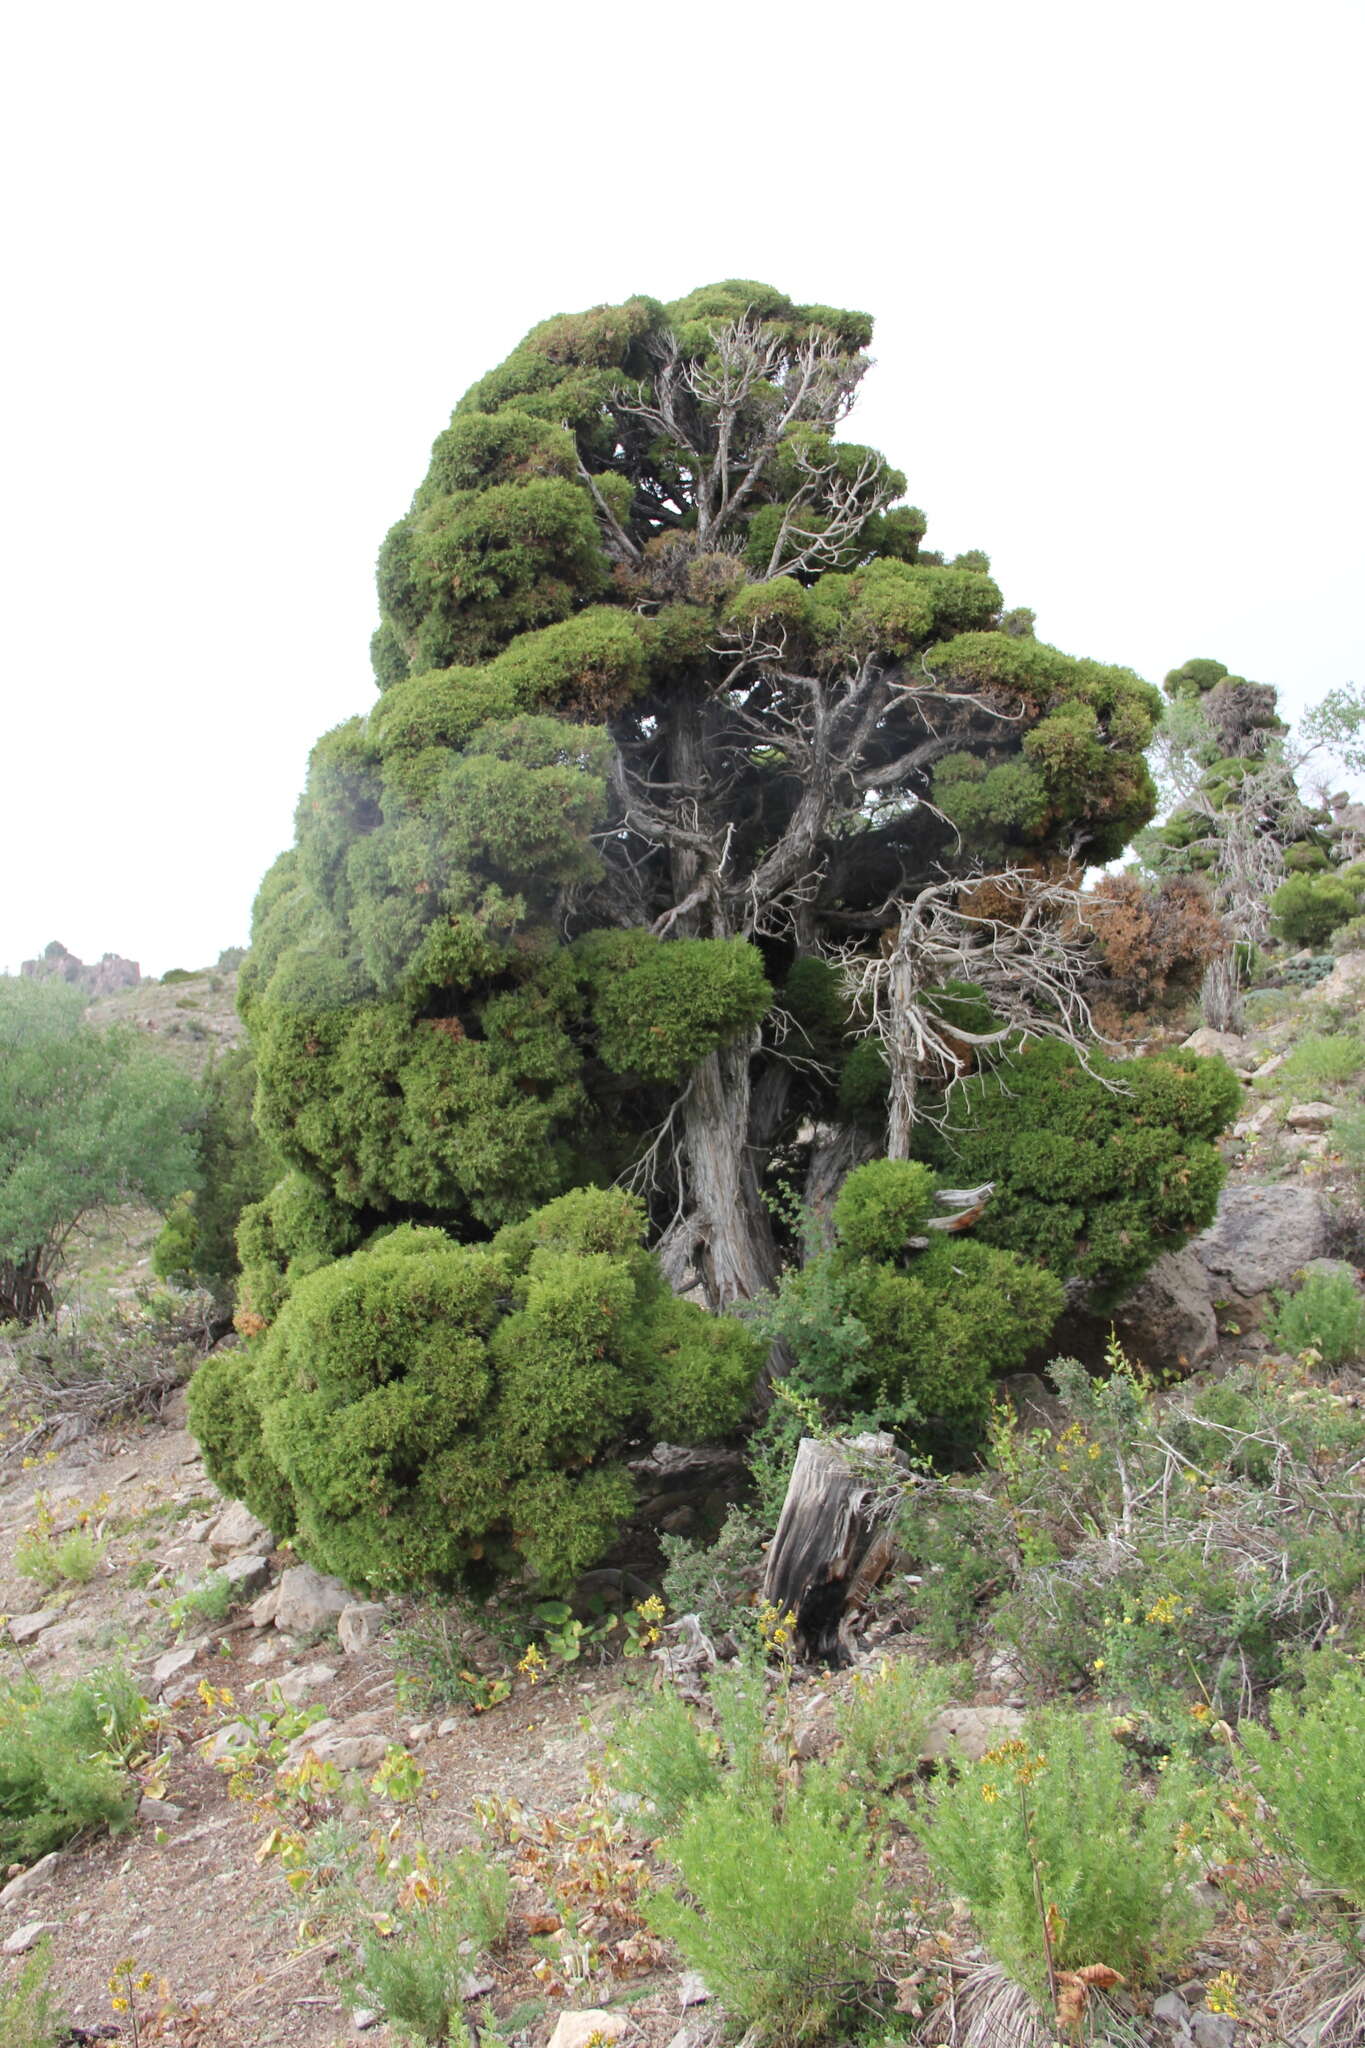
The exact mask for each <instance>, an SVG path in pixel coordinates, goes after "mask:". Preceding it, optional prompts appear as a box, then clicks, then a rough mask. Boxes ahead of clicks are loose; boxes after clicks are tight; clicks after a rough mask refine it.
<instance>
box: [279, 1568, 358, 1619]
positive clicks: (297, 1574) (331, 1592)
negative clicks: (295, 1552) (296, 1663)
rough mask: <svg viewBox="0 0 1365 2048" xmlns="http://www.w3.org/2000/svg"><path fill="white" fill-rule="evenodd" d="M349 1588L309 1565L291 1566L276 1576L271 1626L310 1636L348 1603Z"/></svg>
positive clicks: (349, 1600) (333, 1617) (350, 1596)
mask: <svg viewBox="0 0 1365 2048" xmlns="http://www.w3.org/2000/svg"><path fill="white" fill-rule="evenodd" d="M351 1599H352V1595H351V1592H350V1589H349V1587H346V1586H343V1585H342V1583H341V1581H340V1579H329V1578H324V1576H323V1574H322V1573H321V1572H315V1571H314V1570H313V1567H312V1565H311V1564H296V1565H291V1566H290V1568H289V1570H288V1571H287V1572H285V1573H284V1574H283V1576H282V1577H281V1579H280V1585H279V1597H278V1599H277V1600H276V1603H275V1626H276V1628H281V1629H295V1630H297V1632H298V1633H299V1634H300V1635H303V1636H308V1635H314V1634H316V1632H317V1631H318V1630H319V1629H323V1628H328V1627H330V1625H331V1624H332V1623H333V1622H334V1621H335V1620H336V1618H337V1616H338V1615H339V1614H340V1613H341V1611H342V1609H343V1608H344V1607H349V1606H350V1604H351Z"/></svg>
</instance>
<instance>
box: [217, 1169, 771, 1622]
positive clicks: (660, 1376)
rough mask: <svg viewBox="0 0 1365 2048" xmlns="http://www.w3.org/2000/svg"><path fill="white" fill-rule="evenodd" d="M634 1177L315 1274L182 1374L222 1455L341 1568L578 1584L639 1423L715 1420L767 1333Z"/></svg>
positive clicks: (660, 1431) (223, 1470)
mask: <svg viewBox="0 0 1365 2048" xmlns="http://www.w3.org/2000/svg"><path fill="white" fill-rule="evenodd" d="M643 1233H644V1215H643V1211H642V1209H641V1206H640V1204H639V1203H638V1202H637V1201H636V1200H635V1199H634V1198H633V1197H632V1196H629V1195H625V1194H623V1193H620V1192H611V1191H606V1190H602V1189H597V1188H581V1189H578V1190H576V1191H575V1192H574V1193H573V1194H571V1195H566V1196H563V1197H562V1198H561V1199H560V1200H559V1201H558V1202H554V1203H551V1204H550V1205H549V1206H548V1207H547V1208H544V1209H541V1210H539V1211H537V1212H536V1213H535V1214H534V1215H532V1216H530V1217H528V1218H527V1219H526V1220H525V1221H524V1222H522V1223H518V1224H514V1225H510V1226H508V1227H507V1228H506V1229H505V1230H504V1231H502V1232H501V1233H500V1234H499V1235H498V1237H496V1238H495V1239H494V1240H493V1242H492V1244H491V1245H486V1246H472V1245H457V1244H453V1243H452V1242H451V1241H450V1239H449V1238H447V1237H446V1236H445V1235H444V1234H443V1233H442V1232H440V1231H438V1230H430V1229H419V1228H416V1227H414V1226H412V1225H404V1226H402V1227H401V1228H400V1229H398V1230H395V1231H392V1232H390V1233H389V1234H388V1235H387V1236H382V1237H380V1238H378V1239H377V1240H376V1241H375V1242H374V1243H372V1244H371V1245H370V1247H369V1248H367V1249H365V1250H362V1251H359V1252H355V1253H353V1254H352V1255H351V1257H349V1258H346V1259H340V1260H337V1261H336V1262H335V1263H334V1264H331V1265H327V1266H324V1267H322V1268H321V1269H320V1270H318V1271H316V1272H313V1273H310V1274H307V1275H306V1276H305V1277H304V1278H302V1279H300V1280H299V1281H298V1282H297V1284H296V1285H295V1286H294V1289H293V1292H292V1293H291V1294H290V1296H289V1299H288V1301H287V1302H286V1303H285V1305H284V1307H283V1309H282V1310H281V1313H280V1316H279V1320H278V1321H277V1322H276V1323H275V1324H274V1326H273V1328H272V1329H271V1330H270V1331H269V1333H268V1335H266V1336H265V1337H264V1339H263V1340H262V1341H261V1342H260V1343H258V1344H256V1345H255V1346H253V1347H251V1348H250V1349H248V1350H247V1351H246V1352H238V1353H230V1354H227V1355H224V1356H219V1357H215V1358H213V1359H210V1360H209V1361H208V1363H207V1364H206V1365H205V1366H204V1367H203V1368H202V1369H201V1371H200V1372H199V1373H198V1374H197V1375H196V1377H195V1380H194V1382H193V1383H192V1385H191V1389H190V1426H191V1428H192V1429H193V1430H194V1432H195V1434H196V1435H197V1436H198V1438H199V1440H200V1442H201V1444H202V1445H203V1447H204V1454H205V1459H206V1462H207V1464H208V1468H209V1471H210V1473H211V1475H212V1477H213V1478H214V1480H215V1481H216V1483H217V1484H218V1485H219V1486H220V1487H222V1488H223V1490H224V1491H226V1492H228V1493H229V1494H231V1495H233V1496H235V1497H236V1498H238V1499H242V1500H245V1501H246V1502H247V1504H248V1505H249V1506H250V1507H251V1508H252V1509H253V1510H254V1511H255V1512H256V1513H257V1514H259V1515H260V1516H261V1518H262V1519H263V1520H264V1521H266V1522H268V1523H269V1525H270V1527H271V1528H272V1529H273V1530H274V1531H275V1533H276V1535H277V1536H280V1535H285V1534H291V1533H292V1534H293V1537H294V1541H295V1543H296V1546H297V1548H298V1549H299V1551H300V1554H301V1555H303V1556H305V1557H307V1558H309V1559H310V1560H311V1561H312V1562H314V1563H316V1564H318V1565H319V1566H321V1567H322V1568H323V1569H324V1570H326V1571H330V1572H335V1573H337V1574H338V1575H339V1576H340V1577H341V1578H343V1579H345V1580H346V1581H347V1583H348V1584H350V1585H358V1586H359V1585H369V1586H376V1587H395V1586H411V1585H419V1584H422V1583H426V1582H435V1583H450V1582H454V1581H457V1580H458V1579H459V1578H460V1577H461V1576H462V1575H464V1574H465V1573H466V1572H467V1571H468V1570H469V1569H470V1568H472V1567H475V1566H477V1567H478V1568H479V1570H480V1572H481V1573H482V1574H483V1575H484V1576H486V1577H496V1576H498V1575H501V1574H523V1573H526V1572H527V1571H529V1572H530V1574H532V1575H533V1576H534V1577H535V1579H536V1580H537V1581H538V1582H539V1583H540V1584H541V1585H542V1586H543V1587H544V1588H546V1589H553V1588H554V1587H556V1586H561V1585H564V1584H567V1583H568V1582H569V1581H571V1580H572V1578H573V1577H574V1576H575V1574H576V1573H577V1572H579V1571H581V1570H582V1569H583V1568H584V1567H585V1566H586V1565H588V1564H591V1563H592V1562H594V1561H595V1559H596V1558H597V1557H599V1556H600V1555H601V1554H602V1552H603V1551H604V1550H605V1549H606V1547H607V1546H608V1544H609V1543H610V1541H611V1540H612V1537H613V1536H614V1535H615V1533H616V1530H617V1529H618V1527H619V1525H620V1523H621V1522H622V1520H623V1519H624V1518H625V1516H626V1515H627V1514H628V1512H629V1511H630V1508H631V1506H632V1504H633V1499H634V1494H633V1489H632V1487H631V1484H630V1481H629V1478H628V1475H627V1474H626V1472H625V1470H624V1468H623V1467H622V1465H621V1464H620V1463H619V1462H618V1454H619V1451H620V1448H621V1447H622V1445H623V1444H624V1442H625V1441H626V1440H627V1438H628V1436H629V1435H630V1433H631V1432H632V1430H634V1429H639V1430H646V1429H648V1430H652V1431H653V1432H654V1434H655V1435H656V1436H660V1437H664V1438H667V1439H669V1440H671V1441H673V1442H679V1441H684V1442H687V1441H695V1440H696V1439H697V1438H698V1437H705V1436H714V1435H723V1434H724V1433H725V1432H727V1431H728V1430H731V1429H733V1428H734V1427H735V1426H736V1424H737V1423H738V1422H739V1420H740V1418H741V1417H742V1415H743V1413H744V1409H745V1406H746V1403H747V1401H748V1398H749V1393H750V1390H751V1388H752V1385H753V1381H754V1378H755V1375H756V1373H757V1370H758V1366H759V1364H760V1362H761V1358H762V1352H763V1346H762V1343H761V1341H760V1340H759V1339H758V1338H757V1337H755V1336H754V1334H753V1333H752V1332H750V1331H748V1330H746V1329H744V1328H743V1327H742V1326H741V1325H740V1324H738V1323H736V1322H732V1321H728V1320H726V1319H725V1318H723V1317H718V1316H710V1315H707V1314H706V1313H705V1311H703V1310H701V1309H699V1308H696V1307H694V1306H693V1305H691V1304H689V1303H686V1302H682V1301H679V1300H676V1299H675V1298H674V1297H673V1296H672V1295H671V1294H669V1293H668V1291H667V1289H666V1288H665V1286H664V1284H663V1281H662V1278H661V1276H660V1274H659V1271H658V1266H657V1262H656V1261H655V1260H654V1258H653V1257H652V1256H651V1255H649V1254H647V1253H646V1252H645V1251H644V1250H643V1249H642V1246H641V1238H642V1236H643Z"/></svg>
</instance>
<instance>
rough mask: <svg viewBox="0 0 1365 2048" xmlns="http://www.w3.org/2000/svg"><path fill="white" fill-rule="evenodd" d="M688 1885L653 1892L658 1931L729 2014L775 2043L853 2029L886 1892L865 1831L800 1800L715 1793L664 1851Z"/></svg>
mask: <svg viewBox="0 0 1365 2048" xmlns="http://www.w3.org/2000/svg"><path fill="white" fill-rule="evenodd" d="M666 1848H667V1854H668V1856H669V1859H670V1861H671V1862H672V1863H673V1864H674V1866H675V1868H676V1869H677V1872H678V1875H679V1878H680V1880H681V1884H680V1888H679V1889H677V1890H661V1891H656V1892H654V1893H651V1895H650V1897H649V1899H648V1901H647V1904H646V1908H645V1910H646V1913H647V1915H648V1918H649V1922H650V1925H651V1926H652V1927H654V1928H655V1929H656V1931H657V1932H659V1933H661V1934H663V1935H665V1936H666V1937H667V1938H668V1939H669V1940H671V1941H674V1942H676V1943H677V1945H678V1947H679V1948H680V1949H681V1951H682V1953H683V1955H684V1956H685V1957H686V1959H687V1961H688V1963H689V1964H690V1965H691V1966H692V1968H694V1969H696V1970H699V1971H700V1972H701V1974H702V1975H703V1977H704V1978H705V1979H706V1982H707V1984H708V1985H709V1986H710V1988H711V1990H712V1991H713V1992H714V1993H715V1994H716V1996H717V1997H718V1998H720V1999H721V2000H722V2001H723V2003H724V2005H725V2007H726V2009H727V2011H728V2012H729V2013H731V2014H732V2016H733V2017H734V2019H735V2020H736V2021H737V2022H738V2023H739V2024H740V2025H741V2026H744V2027H757V2028H760V2029H761V2030H762V2033H763V2036H764V2038H765V2039H767V2040H771V2041H773V2042H775V2043H782V2044H785V2043H796V2042H803V2041H816V2040H819V2039H820V2038H821V2037H822V2036H824V2035H826V2034H827V2033H829V2032H830V2031H831V2030H832V2029H834V2028H836V2027H838V2026H839V2025H840V2023H841V2022H844V2021H846V2020H848V2018H849V2017H850V2015H851V2013H852V2010H853V2008H854V2007H855V2006H856V2004H857V2003H858V2000H859V1998H860V1995H861V1994H863V1993H864V1991H865V1989H866V1987H867V1986H868V1985H869V1983H870V1982H871V1980H872V1978H873V1976H874V1974H875V1970H876V1962H877V1943H876V1918H877V1908H878V1905H879V1903H880V1899H881V1896H882V1890H883V1884H882V1875H881V1871H880V1868H879V1866H878V1864H877V1862H876V1860H875V1858H874V1857H873V1856H872V1855H871V1854H870V1843H869V1837H868V1834H867V1831H866V1829H865V1827H864V1826H863V1825H862V1824H861V1822H860V1821H859V1820H858V1819H856V1818H852V1817H848V1816H840V1815H836V1814H832V1813H830V1812H829V1811H827V1810H823V1809H822V1806H821V1804H820V1802H819V1801H817V1800H815V1799H812V1798H809V1797H806V1796H804V1795H803V1794H800V1793H798V1794H795V1795H793V1796H792V1797H791V1798H790V1799H789V1800H788V1801H787V1803H786V1805H785V1807H784V1809H783V1811H782V1812H781V1813H780V1814H779V1815H778V1816H777V1817H776V1818H774V1815H773V1810H772V1806H771V1803H770V1801H769V1800H766V1799H742V1798H733V1797H727V1796H726V1794H725V1793H723V1792H718V1793H713V1794H712V1795H711V1796H710V1797H709V1798H704V1799H702V1800H700V1801H699V1802H697V1803H696V1804H694V1805H693V1806H692V1807H691V1808H690V1809H689V1811H688V1815H687V1818H686V1819H685V1820H684V1821H683V1823H682V1826H681V1827H680V1828H679V1829H678V1832H677V1833H676V1834H675V1835H674V1836H673V1837H672V1838H671V1839H670V1841H669V1842H668V1843H667V1845H666Z"/></svg>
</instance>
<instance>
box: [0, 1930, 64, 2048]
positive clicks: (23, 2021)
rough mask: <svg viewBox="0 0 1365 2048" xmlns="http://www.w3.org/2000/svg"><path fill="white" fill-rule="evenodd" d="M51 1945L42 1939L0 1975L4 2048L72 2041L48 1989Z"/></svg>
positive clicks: (55, 2046)
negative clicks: (9, 1969) (5, 1972)
mask: <svg viewBox="0 0 1365 2048" xmlns="http://www.w3.org/2000/svg"><path fill="white" fill-rule="evenodd" d="M51 1969H52V1944H51V1942H50V1941H49V1940H48V1938H47V1937H46V1936H44V1938H43V1939H42V1940H41V1941H40V1942H39V1943H38V1946H37V1947H36V1948H35V1949H33V1950H32V1952H31V1953H30V1954H29V1955H27V1956H25V1957H23V1958H22V1960H21V1961H19V1962H17V1963H15V1964H13V1965H12V1966H11V1971H10V1974H9V1975H8V1976H0V2041H3V2042H4V2044H5V2048H59V2043H60V2042H62V2041H70V2040H72V2039H73V2038H75V2037H74V2036H73V2035H72V2034H70V2033H69V2032H68V2030H67V2028H66V2027H65V2026H64V2024H63V2021H62V2013H61V2007H60V2006H59V2005H58V2004H57V2002H56V2000H55V1999H54V1997H53V1995H52V1992H51V1991H50V1989H49V1988H48V1977H49V1975H50V1973H51Z"/></svg>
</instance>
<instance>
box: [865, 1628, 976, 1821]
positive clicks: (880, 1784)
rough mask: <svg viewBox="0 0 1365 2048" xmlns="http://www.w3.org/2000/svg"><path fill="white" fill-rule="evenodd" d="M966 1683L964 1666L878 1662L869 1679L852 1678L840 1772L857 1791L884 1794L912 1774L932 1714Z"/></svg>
mask: <svg viewBox="0 0 1365 2048" xmlns="http://www.w3.org/2000/svg"><path fill="white" fill-rule="evenodd" d="M970 1683H971V1668H970V1666H969V1665H966V1664H954V1665H941V1664H913V1663H911V1662H910V1661H909V1660H908V1659H903V1660H901V1661H900V1662H898V1663H894V1664H893V1663H892V1662H891V1660H890V1659H889V1658H883V1660H882V1662H881V1664H880V1666H879V1667H878V1669H877V1671H876V1672H875V1673H874V1674H873V1675H872V1676H871V1677H866V1676H863V1675H859V1676H858V1677H856V1678H855V1679H854V1680H853V1684H852V1688H851V1690H850V1691H849V1693H848V1694H847V1695H846V1696H845V1698H844V1699H843V1700H842V1701H841V1702H840V1706H839V1711H838V1714H837V1717H836V1720H835V1726H836V1728H837V1729H838V1732H839V1741H840V1744H841V1749H840V1754H839V1758H838V1763H839V1768H840V1769H841V1770H843V1771H846V1772H847V1773H848V1774H849V1775H850V1777H851V1778H852V1781H853V1783H854V1784H855V1785H857V1786H858V1787H859V1789H860V1790H866V1791H867V1792H869V1793H875V1792H889V1791H890V1790H891V1788H892V1786H894V1785H898V1784H899V1783H900V1782H901V1781H902V1779H904V1778H908V1777H911V1776H912V1775H913V1773H914V1772H915V1770H916V1769H917V1767H918V1765H919V1760H920V1757H921V1755H922V1753H923V1750H924V1741H925V1737H926V1736H927V1735H928V1733H929V1729H930V1727H931V1725H932V1723H933V1721H934V1719H935V1716H936V1715H938V1714H939V1713H941V1712H942V1710H943V1708H944V1707H946V1706H947V1704H948V1702H949V1700H951V1699H953V1698H954V1697H955V1696H956V1695H957V1694H958V1693H960V1692H961V1691H962V1689H963V1688H964V1687H967V1686H970Z"/></svg>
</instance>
